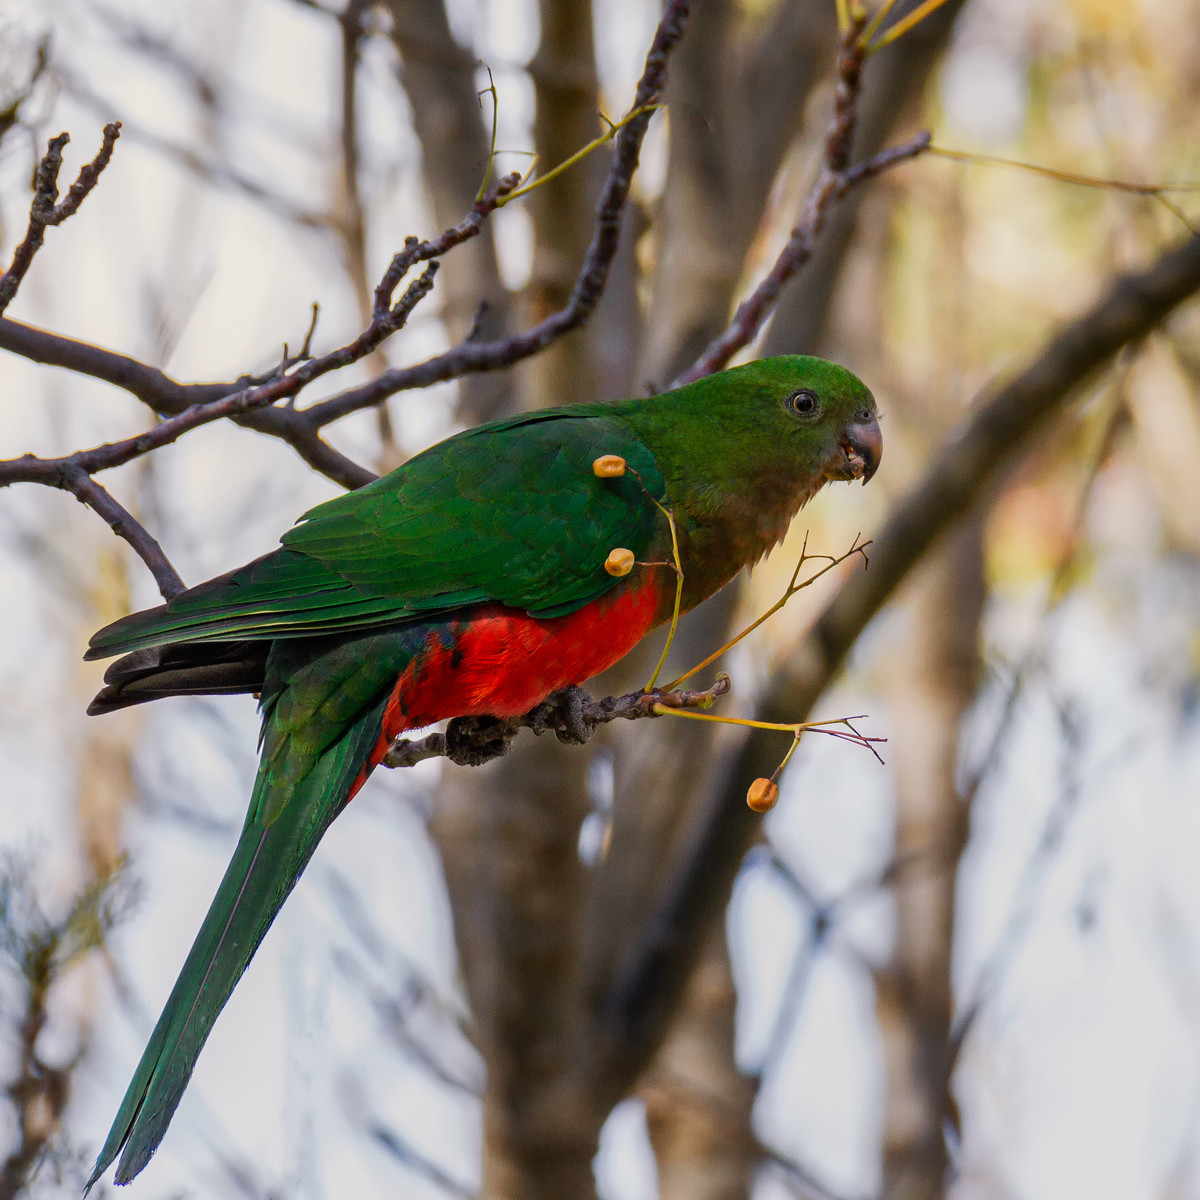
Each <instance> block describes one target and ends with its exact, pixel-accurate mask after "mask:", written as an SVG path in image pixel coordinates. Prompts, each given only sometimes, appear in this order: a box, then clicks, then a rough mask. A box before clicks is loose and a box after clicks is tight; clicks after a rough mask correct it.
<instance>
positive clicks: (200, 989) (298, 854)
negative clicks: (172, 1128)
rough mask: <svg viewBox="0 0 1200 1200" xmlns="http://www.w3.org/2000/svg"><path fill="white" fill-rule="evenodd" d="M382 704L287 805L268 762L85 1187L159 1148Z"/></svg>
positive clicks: (341, 801) (371, 738)
mask: <svg viewBox="0 0 1200 1200" xmlns="http://www.w3.org/2000/svg"><path fill="white" fill-rule="evenodd" d="M386 700H387V694H386V693H384V694H383V695H382V696H381V697H379V698H378V699H377V700H376V702H375V703H373V704H372V705H370V707H369V708H368V709H367V711H365V712H364V713H363V714H362V716H361V717H360V718H359V719H358V720H356V721H355V722H354V723H353V724H352V725H351V726H350V727H349V729H348V730H347V731H346V732H345V733H344V734H343V736H342V737H341V738H340V739H338V740H337V741H336V742H334V743H333V744H332V745H330V746H328V747H327V748H326V749H325V751H324V752H323V753H322V754H321V755H320V756H319V757H318V758H317V760H316V762H315V765H314V766H313V767H312V769H311V771H309V772H308V773H307V774H306V775H305V776H304V778H303V779H301V780H300V782H299V783H298V784H296V785H295V787H294V790H293V791H292V794H291V795H290V797H288V799H287V801H286V803H282V804H281V803H279V801H278V799H277V798H275V797H274V796H273V795H272V792H273V790H277V789H278V788H280V787H281V786H287V787H289V788H290V787H292V784H291V783H290V782H288V781H286V780H281V779H280V778H279V776H278V773H277V772H276V771H274V770H272V769H271V766H270V763H269V762H268V761H267V760H266V759H264V763H263V766H262V767H261V768H260V771H259V776H258V780H257V782H256V784H255V790H254V796H253V798H252V800H251V803H250V810H249V811H250V815H249V816H248V818H247V821H246V825H245V827H244V828H243V830H242V834H241V837H240V839H239V841H238V844H237V848H236V849H235V851H234V854H233V858H232V860H231V861H230V864H229V867H228V868H227V869H226V872H225V876H224V878H223V879H222V880H221V885H220V887H219V888H218V890H217V894H216V896H215V898H214V899H213V902H212V905H211V906H210V908H209V910H208V914H207V916H206V917H205V918H204V923H203V925H202V926H201V928H200V932H199V934H198V935H197V937H196V940H195V943H194V944H193V945H192V949H191V951H190V952H189V954H188V957H187V961H186V962H185V963H184V966H183V970H182V971H181V972H180V975H179V978H178V980H177V981H176V983H175V987H174V989H173V990H172V992H171V995H170V998H169V999H168V1001H167V1005H166V1008H164V1010H163V1013H162V1016H161V1017H160V1018H159V1020H158V1024H157V1026H155V1029H154V1033H153V1035H152V1036H151V1038H150V1042H149V1044H148V1045H147V1047H146V1049H145V1051H144V1053H143V1055H142V1059H141V1062H140V1063H139V1064H138V1068H137V1071H136V1073H135V1074H134V1077H133V1080H132V1082H131V1083H130V1085H129V1088H128V1090H127V1091H126V1093H125V1098H124V1100H123V1101H122V1102H121V1107H120V1109H119V1111H118V1112H117V1116H116V1120H115V1121H114V1122H113V1126H112V1129H111V1130H110V1131H109V1135H108V1138H107V1140H106V1141H105V1143H104V1147H103V1148H102V1149H101V1151H100V1154H99V1156H98V1157H97V1159H96V1165H95V1167H94V1168H93V1170H92V1174H91V1178H90V1179H89V1180H88V1183H87V1187H88V1189H90V1188H91V1187H92V1185H93V1184H94V1183H95V1182H96V1181H97V1180H98V1179H99V1178H100V1176H101V1175H102V1174H103V1173H104V1172H105V1171H106V1170H107V1169H108V1167H109V1165H110V1164H111V1163H112V1162H113V1161H114V1160H115V1159H116V1158H117V1155H118V1154H119V1155H120V1156H121V1157H120V1162H119V1163H118V1165H117V1171H116V1176H115V1179H116V1182H117V1183H128V1182H129V1181H130V1180H131V1179H133V1177H134V1176H135V1175H137V1173H138V1172H139V1171H140V1170H141V1169H142V1168H143V1167H144V1166H145V1165H146V1163H147V1162H148V1161H149V1160H150V1157H151V1155H152V1154H153V1153H154V1151H155V1150H156V1149H157V1148H158V1144H159V1142H161V1141H162V1138H163V1135H164V1134H165V1133H166V1130H167V1126H168V1124H170V1121H171V1117H172V1116H173V1114H174V1112H175V1108H176V1106H177V1105H178V1104H179V1100H180V1098H181V1096H182V1095H183V1091H184V1088H186V1087H187V1083H188V1080H189V1079H190V1078H191V1074H192V1069H193V1068H194V1066H195V1064H196V1059H197V1057H198V1056H199V1054H200V1050H201V1048H202V1047H203V1045H204V1042H205V1040H206V1039H207V1038H208V1035H209V1032H210V1031H211V1029H212V1026H213V1023H214V1022H215V1020H216V1018H217V1016H218V1014H219V1013H220V1011H221V1009H222V1008H223V1007H224V1006H225V1002H226V1001H227V1000H228V999H229V996H230V994H231V993H232V992H233V989H234V986H235V985H236V983H237V981H238V979H239V978H241V975H242V972H243V971H245V969H246V967H247V965H248V964H249V962H250V959H251V958H252V956H253V955H254V952H255V950H256V949H257V948H258V945H259V943H260V942H261V941H262V939H263V936H264V935H265V934H266V932H267V930H268V928H270V925H271V922H272V921H273V920H274V919H275V915H276V913H278V911H279V909H280V906H281V905H282V904H283V902H284V900H285V899H286V898H287V896H288V894H289V893H290V892H291V890H292V887H293V885H294V884H295V882H296V879H297V878H298V877H299V875H300V872H301V871H302V870H303V868H304V866H305V864H306V863H307V862H308V860H309V858H310V857H311V855H312V853H313V851H314V850H315V849H316V846H317V843H318V842H319V841H320V839H321V837H322V835H323V834H324V832H325V830H326V829H328V828H329V825H330V824H331V823H332V821H333V819H334V817H336V816H337V814H338V813H339V812H340V811H341V809H342V808H343V807H344V806H345V804H346V802H347V800H348V799H349V797H350V795H351V792H352V789H353V788H354V785H355V781H356V779H357V778H358V777H359V775H360V774H361V772H362V769H363V767H364V765H366V764H367V763H368V761H369V758H370V755H371V752H372V750H373V749H374V747H375V744H376V742H377V741H378V738H379V733H380V727H381V722H382V719H383V711H384V706H385V704H386ZM263 814H272V815H274V816H275V819H274V820H270V821H268V820H267V819H265V818H264V816H263Z"/></svg>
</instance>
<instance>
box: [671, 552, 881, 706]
mask: <svg viewBox="0 0 1200 1200" xmlns="http://www.w3.org/2000/svg"><path fill="white" fill-rule="evenodd" d="M870 544H871V543H870V542H869V541H867V542H863V544H862V545H861V546H860V545H859V544H858V538H857V537H856V538H855V539H854V545H853V546H852V547H851V548H850V549H849V550H847V551H846V553H845V554H843V555H842V556H841V557H840V558H829V555H826V554H813V555H808V554H806V553H805V551H804V550H801V551H800V561H799V562H798V563H797V564H796V569H795V570H794V571H793V572H792V581H791V583H789V584H788V587H787V591H786V592H784V593H783V595H782V596H781V597H780V598H779V599H778V600H777V601H776V602H775V603H774V604H772V605H771V607H770V608H768V609H767V611H766V612H765V613H763V615H762V616H761V617H759V618H758V619H757V620H755V621H752V622H751V623H750V624H749V625H747V626H746V628H745V629H743V630H742V631H741V633H739V634H737V635H736V636H734V637H732V638H730V639H729V641H727V642H726V643H725V644H724V645H723V646H721V647H719V648H718V649H716V650H714V651H713V652H712V653H711V654H710V655H709V656H708V657H707V658H706V659H704V660H703V661H701V662H698V663H697V664H696V665H695V666H694V667H693V668H692V669H691V670H690V671H688V672H686V673H685V674H683V675H680V676H679V678H678V679H672V680H671V682H670V683H668V684H667V685H666V688H665V690H666V691H668V692H673V691H674V690H675V689H676V688H677V687H678V686H679V685H680V684H681V683H685V682H686V681H687V680H689V679H691V677H692V676H693V675H696V674H698V673H699V672H700V671H703V670H704V668H705V667H707V666H708V665H709V664H710V663H714V662H716V660H717V659H718V658H720V657H721V655H722V654H724V653H725V652H726V651H727V650H731V649H733V647H734V646H736V645H737V644H738V642H740V641H741V640H742V638H744V637H746V636H747V634H751V633H753V632H754V631H755V630H756V629H757V628H758V627H759V626H760V625H761V624H762V623H763V622H764V621H766V620H767V619H768V618H769V617H773V616H774V615H775V614H776V613H777V612H778V611H779V610H780V609H781V608H783V606H784V605H785V604H787V602H788V601H789V600H790V599H791V598H792V597H793V596H794V595H795V594H796V593H797V592H800V591H803V590H804V589H805V588H806V587H808V586H809V585H810V584H813V583H816V581H817V580H818V579H820V578H821V576H822V575H824V574H825V573H826V572H828V571H832V570H833V568H834V567H836V566H838V565H840V564H841V563H844V562H845V561H846V559H848V558H849V557H850V556H851V555H852V554H859V553H861V552H862V551H863V550H865V549H866V548H867V547H868V546H869V545H870ZM804 545H805V547H807V546H808V535H807V534H806V535H805V537H804ZM810 558H829V562H828V563H827V564H826V565H825V566H823V567H822V568H821V569H820V570H819V571H818V572H817V573H816V574H815V575H810V576H809V577H808V578H807V579H806V580H805V581H804V582H803V583H799V584H798V583H797V582H796V577H797V576H798V575H799V574H800V571H801V569H802V568H803V566H804V564H805V563H806V562H808V561H809V559H810Z"/></svg>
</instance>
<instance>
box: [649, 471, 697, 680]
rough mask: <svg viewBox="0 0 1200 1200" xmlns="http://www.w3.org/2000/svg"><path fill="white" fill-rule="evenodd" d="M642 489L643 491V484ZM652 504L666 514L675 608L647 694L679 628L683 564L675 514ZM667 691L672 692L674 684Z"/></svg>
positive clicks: (665, 659) (657, 675)
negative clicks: (669, 528) (673, 569)
mask: <svg viewBox="0 0 1200 1200" xmlns="http://www.w3.org/2000/svg"><path fill="white" fill-rule="evenodd" d="M639 482H640V476H639ZM642 487H643V490H644V489H645V484H643V485H642ZM646 495H648V496H649V495H650V493H649V492H647V493H646ZM650 499H651V500H654V497H653V496H650ZM654 503H655V504H656V505H657V506H658V510H659V511H660V512H662V513H665V514H666V518H667V524H668V525H670V527H671V558H672V559H673V563H672V565H673V566H674V568H675V607H674V609H673V610H672V612H671V625H670V628H669V629H668V630H667V640H666V642H665V643H664V645H663V648H662V653H661V654H660V655H659V656H658V662H657V663H656V664H655V667H654V674H653V675H651V676H650V682H649V683H647V684H646V686H645V688H643V691H647V692H652V691H654V685H655V684H656V683H657V682H658V677H659V675H660V674H661V673H662V669H663V666H664V665H665V663H666V661H667V655H668V654H670V652H671V643H672V642H673V641H674V640H675V630H676V629H677V628H678V626H679V606H680V604H681V603H682V602H683V563H682V562H681V561H680V559H679V534H678V532H677V531H676V529H675V513H674V512H673V511H672V510H671V509H669V508H664V507H663V506H662V505H661V504H659V502H658V501H657V500H654ZM684 678H686V676H685V677H684ZM667 690H668V691H674V684H672V685H671V687H670V688H669V689H667Z"/></svg>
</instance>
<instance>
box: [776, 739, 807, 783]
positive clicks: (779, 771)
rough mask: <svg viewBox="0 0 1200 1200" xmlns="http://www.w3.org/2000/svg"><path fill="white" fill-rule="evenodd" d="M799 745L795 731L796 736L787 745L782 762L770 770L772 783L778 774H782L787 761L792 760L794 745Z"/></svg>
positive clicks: (794, 751)
mask: <svg viewBox="0 0 1200 1200" xmlns="http://www.w3.org/2000/svg"><path fill="white" fill-rule="evenodd" d="M799 745H800V734H799V733H797V734H796V736H795V737H794V738H792V744H791V745H790V746H789V747H788V752H787V753H786V754H785V755H784V756H783V762H781V763H780V764H779V766H777V767H776V768H775V770H774V771H772V772H771V782H772V783H774V782H775V781H776V780H777V779H778V778H779V777H780V775H782V774H783V772H784V768H785V767H786V766H787V765H788V763H789V762H791V761H792V755H793V754H795V753H796V747H797V746H799Z"/></svg>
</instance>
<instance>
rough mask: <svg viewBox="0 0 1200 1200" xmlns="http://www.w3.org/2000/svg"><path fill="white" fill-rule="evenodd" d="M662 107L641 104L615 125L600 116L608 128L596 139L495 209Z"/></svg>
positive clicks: (548, 179) (531, 189) (535, 186)
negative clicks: (638, 119)
mask: <svg viewBox="0 0 1200 1200" xmlns="http://www.w3.org/2000/svg"><path fill="white" fill-rule="evenodd" d="M662 107H663V106H662V105H661V104H643V105H642V106H641V108H635V109H634V110H633V111H632V112H630V113H626V114H625V116H623V117H622V118H621V119H620V120H619V121H618V122H616V124H613V122H612V121H609V120H608V118H607V117H604V116H603V114H601V116H602V119H603V120H605V121H608V128H607V129H606V130H605V131H604V132H603V133H602V134H601V135H600V136H599V137H598V138H593V139H592V140H591V141H590V142H588V144H587V145H586V146H584V147H583V148H582V149H580V150H576V151H575V153H574V154H572V155H571V157H570V158H568V159H564V160H563V161H562V162H560V163H559V164H558V166H557V167H555V168H554V169H553V170H550V171H547V172H546V174H545V175H539V176H538V177H537V178H536V179H535V180H534V181H533V182H532V183H527V184H525V185H524V186H523V187H519V188H517V190H516V191H515V192H509V193H508V195H507V196H502V197H501V198H500V199H499V200H497V201H496V207H497V208H503V207H504V206H505V205H506V204H508V203H509V202H510V201H512V200H516V199H517V197H518V196H528V195H529V193H530V192H532V191H533V190H534V189H535V188H540V187H541V186H542V184H543V183H549V182H550V180H551V179H553V178H555V176H557V175H561V174H562V173H563V172H564V171H569V170H570V169H571V168H572V167H573V166H574V165H575V164H576V163H578V162H581V161H582V160H583V159H585V158H587V156H588V155H589V154H591V153H592V151H593V150H598V149H599V148H600V147H601V146H603V145H604V144H605V142H611V141H612V140H613V138H615V137H616V136H617V134H618V133H619V132H620V131H621V130H622V129H623V128H624V127H625V126H626V125H628V124H629V122H630V121H632V120H633V119H634V118H635V117H640V116H641V115H642V114H643V113H648V112H653V111H654V110H655V109H656V108H662Z"/></svg>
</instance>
